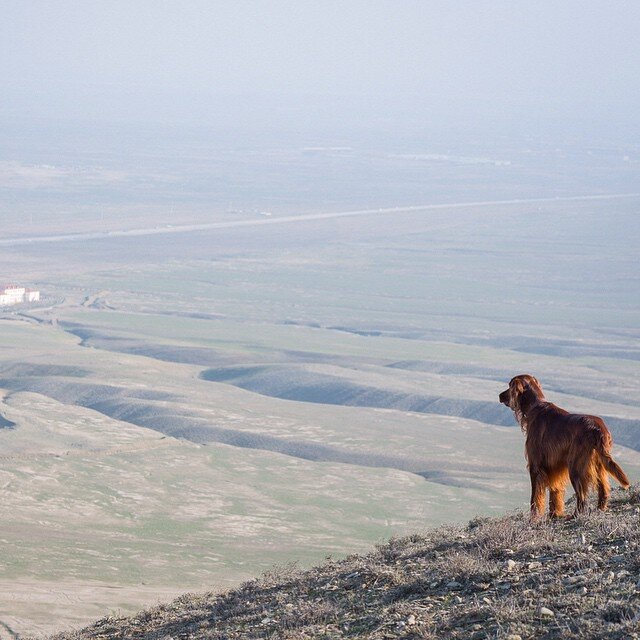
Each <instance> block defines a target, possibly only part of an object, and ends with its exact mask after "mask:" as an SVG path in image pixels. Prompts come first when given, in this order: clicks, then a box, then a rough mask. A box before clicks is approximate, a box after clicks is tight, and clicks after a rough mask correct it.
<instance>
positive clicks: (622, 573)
mask: <svg viewBox="0 0 640 640" xmlns="http://www.w3.org/2000/svg"><path fill="white" fill-rule="evenodd" d="M630 575H631V572H630V571H627V570H626V569H623V570H622V571H618V573H616V578H625V577H626V576H630Z"/></svg>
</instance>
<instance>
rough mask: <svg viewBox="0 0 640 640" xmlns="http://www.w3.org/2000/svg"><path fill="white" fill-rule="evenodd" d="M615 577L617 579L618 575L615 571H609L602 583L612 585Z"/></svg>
mask: <svg viewBox="0 0 640 640" xmlns="http://www.w3.org/2000/svg"><path fill="white" fill-rule="evenodd" d="M615 577H616V574H615V573H613V571H609V572H608V573H605V574H604V576H603V577H602V582H604V583H605V584H611V583H612V582H613V580H614V578H615Z"/></svg>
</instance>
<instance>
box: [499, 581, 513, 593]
mask: <svg viewBox="0 0 640 640" xmlns="http://www.w3.org/2000/svg"><path fill="white" fill-rule="evenodd" d="M498 589H502V590H503V591H508V590H509V589H511V583H510V582H501V583H500V584H499V585H498Z"/></svg>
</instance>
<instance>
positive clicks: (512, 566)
mask: <svg viewBox="0 0 640 640" xmlns="http://www.w3.org/2000/svg"><path fill="white" fill-rule="evenodd" d="M517 566H518V563H517V562H516V561H515V560H511V559H509V560H507V562H506V565H505V567H506V569H507V571H513V570H514V569H515V568H516V567H517Z"/></svg>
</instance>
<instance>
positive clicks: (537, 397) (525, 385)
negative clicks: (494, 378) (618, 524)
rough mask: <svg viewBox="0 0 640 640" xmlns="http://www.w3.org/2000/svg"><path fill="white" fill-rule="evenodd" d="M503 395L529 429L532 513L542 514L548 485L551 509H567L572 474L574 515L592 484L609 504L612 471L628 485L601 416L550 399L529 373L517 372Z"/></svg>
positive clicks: (553, 512)
mask: <svg viewBox="0 0 640 640" xmlns="http://www.w3.org/2000/svg"><path fill="white" fill-rule="evenodd" d="M499 398H500V402H501V403H502V404H504V405H506V406H507V407H509V408H510V409H511V410H512V411H513V412H514V413H515V417H516V420H517V422H518V423H519V424H520V427H521V428H522V431H523V432H524V433H525V435H526V445H525V453H526V458H527V466H528V468H529V475H530V476H531V517H532V518H534V519H535V518H539V517H540V516H541V515H543V513H544V507H545V492H546V490H547V489H549V515H550V516H551V517H552V518H557V517H560V516H562V515H563V513H564V490H565V486H566V484H567V480H570V481H571V485H572V486H573V489H574V491H575V492H576V510H575V515H577V514H579V513H582V512H583V511H584V509H585V503H586V499H587V494H588V492H589V489H590V488H591V487H595V488H597V491H598V508H599V509H601V510H603V511H604V510H605V509H606V508H607V501H608V500H609V493H610V489H609V478H608V474H611V475H612V476H613V477H614V478H615V479H616V480H617V481H618V482H619V483H620V484H621V485H622V486H623V487H624V488H625V489H627V488H628V487H629V479H628V478H627V476H626V474H625V473H624V471H623V470H622V469H621V468H620V465H618V464H617V463H616V462H615V461H614V460H613V458H612V457H611V445H612V440H611V434H610V433H609V429H607V426H606V425H605V423H604V421H603V420H602V418H598V417H597V416H589V415H582V414H576V413H569V412H568V411H565V410H564V409H561V408H560V407H557V406H556V405H555V404H552V403H551V402H547V401H546V400H545V397H544V394H543V393H542V387H541V386H540V383H539V382H538V381H537V380H536V379H535V378H534V377H533V376H530V375H527V374H525V375H519V376H516V377H515V378H512V379H511V382H509V388H508V389H506V390H505V391H503V392H502V393H501V394H500V396H499Z"/></svg>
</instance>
